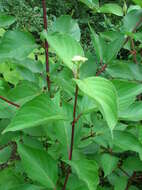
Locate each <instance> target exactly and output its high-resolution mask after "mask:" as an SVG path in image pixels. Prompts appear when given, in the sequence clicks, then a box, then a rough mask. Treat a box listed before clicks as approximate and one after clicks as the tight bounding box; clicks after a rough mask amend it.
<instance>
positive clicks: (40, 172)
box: [18, 144, 58, 188]
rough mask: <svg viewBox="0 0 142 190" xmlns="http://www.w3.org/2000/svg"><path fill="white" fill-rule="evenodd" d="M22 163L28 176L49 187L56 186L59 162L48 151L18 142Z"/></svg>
mask: <svg viewBox="0 0 142 190" xmlns="http://www.w3.org/2000/svg"><path fill="white" fill-rule="evenodd" d="M18 152H19V154H20V157H21V159H22V165H23V167H24V169H25V171H26V173H27V174H28V176H29V177H30V178H31V179H32V180H34V181H38V182H39V183H40V184H42V185H44V186H45V187H48V188H55V184H56V182H57V177H58V171H57V163H56V161H55V160H53V159H52V158H51V157H50V156H49V155H48V154H47V152H46V151H43V150H39V149H34V148H31V147H28V146H26V145H22V144H18Z"/></svg>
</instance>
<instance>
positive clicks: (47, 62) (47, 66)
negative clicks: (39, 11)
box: [42, 0, 50, 92]
mask: <svg viewBox="0 0 142 190" xmlns="http://www.w3.org/2000/svg"><path fill="white" fill-rule="evenodd" d="M42 6H43V21H44V29H45V30H46V31H47V17H46V2H45V0H42ZM45 57H46V75H47V76H46V80H47V85H48V91H49V92H50V76H49V56H48V42H47V40H45Z"/></svg>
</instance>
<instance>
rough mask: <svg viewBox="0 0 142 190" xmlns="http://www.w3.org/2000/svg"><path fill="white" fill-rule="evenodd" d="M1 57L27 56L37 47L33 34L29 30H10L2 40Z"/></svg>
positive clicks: (22, 57) (18, 57) (16, 57)
mask: <svg viewBox="0 0 142 190" xmlns="http://www.w3.org/2000/svg"><path fill="white" fill-rule="evenodd" d="M0 47H1V48H0V59H2V60H3V59H9V58H13V59H19V60H22V59H24V58H26V57H27V56H28V55H29V54H30V53H31V52H32V51H33V49H35V48H36V47H37V45H36V43H35V40H34V38H33V36H32V35H31V34H30V33H27V32H21V31H8V32H6V33H5V34H4V36H3V37H2V40H1V42H0Z"/></svg>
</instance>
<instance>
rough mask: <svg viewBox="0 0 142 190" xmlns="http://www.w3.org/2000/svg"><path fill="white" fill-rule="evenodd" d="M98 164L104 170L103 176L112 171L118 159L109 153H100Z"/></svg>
mask: <svg viewBox="0 0 142 190" xmlns="http://www.w3.org/2000/svg"><path fill="white" fill-rule="evenodd" d="M100 159H101V160H100V164H101V167H102V169H103V171H104V174H105V176H107V175H109V174H111V173H112V171H113V170H114V169H115V168H116V167H117V164H118V161H119V159H118V158H117V157H115V156H112V155H110V154H106V153H105V154H102V155H101V157H100Z"/></svg>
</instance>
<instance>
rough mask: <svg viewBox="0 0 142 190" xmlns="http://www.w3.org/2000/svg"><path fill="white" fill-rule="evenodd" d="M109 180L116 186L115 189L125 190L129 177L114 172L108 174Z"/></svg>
mask: <svg viewBox="0 0 142 190" xmlns="http://www.w3.org/2000/svg"><path fill="white" fill-rule="evenodd" d="M108 180H109V182H110V184H111V185H112V186H113V187H114V188H113V190H125V189H126V186H127V182H128V177H127V176H126V175H119V174H117V173H112V174H111V175H110V176H108Z"/></svg>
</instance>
